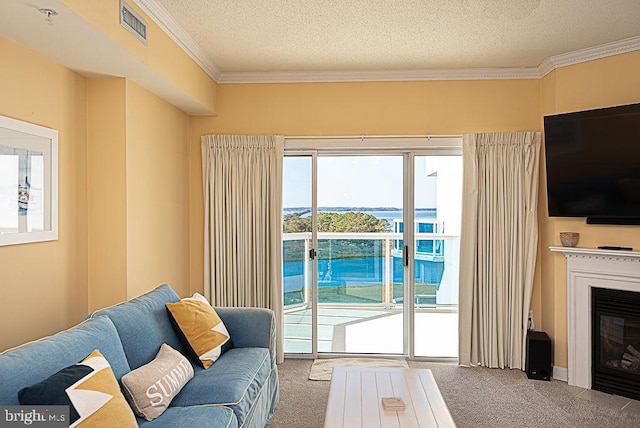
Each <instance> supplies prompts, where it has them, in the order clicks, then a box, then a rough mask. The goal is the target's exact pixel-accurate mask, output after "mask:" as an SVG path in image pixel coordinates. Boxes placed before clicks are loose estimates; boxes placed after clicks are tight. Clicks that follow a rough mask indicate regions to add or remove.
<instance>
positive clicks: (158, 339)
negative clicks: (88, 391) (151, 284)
mask: <svg viewBox="0 0 640 428" xmlns="http://www.w3.org/2000/svg"><path fill="white" fill-rule="evenodd" d="M179 300H180V297H178V295H177V294H176V292H175V291H173V289H172V288H171V287H170V286H169V285H167V284H163V285H161V286H159V287H158V288H156V289H155V290H152V291H150V292H148V293H146V294H143V295H142V296H140V297H136V298H135V299H132V300H129V301H126V302H124V303H120V304H118V305H115V306H112V307H110V308H106V309H101V310H99V311H96V312H94V313H92V314H91V315H89V316H88V317H87V318H97V317H101V316H106V317H108V318H110V319H111V321H113V324H114V325H115V326H116V330H118V334H119V335H120V340H121V341H122V347H123V348H124V353H125V354H126V356H127V361H128V362H129V366H130V367H131V369H132V370H133V369H137V368H138V367H140V366H143V365H144V364H147V363H148V362H149V361H151V360H153V359H154V358H155V357H156V354H157V353H158V351H159V350H160V347H161V346H162V344H163V343H166V344H168V345H169V346H171V347H172V348H173V349H176V350H178V351H180V352H182V343H181V342H180V339H179V338H178V336H177V335H176V332H175V331H174V329H173V327H172V326H171V321H170V320H169V315H168V314H167V309H166V308H165V306H164V305H165V303H173V302H177V301H179Z"/></svg>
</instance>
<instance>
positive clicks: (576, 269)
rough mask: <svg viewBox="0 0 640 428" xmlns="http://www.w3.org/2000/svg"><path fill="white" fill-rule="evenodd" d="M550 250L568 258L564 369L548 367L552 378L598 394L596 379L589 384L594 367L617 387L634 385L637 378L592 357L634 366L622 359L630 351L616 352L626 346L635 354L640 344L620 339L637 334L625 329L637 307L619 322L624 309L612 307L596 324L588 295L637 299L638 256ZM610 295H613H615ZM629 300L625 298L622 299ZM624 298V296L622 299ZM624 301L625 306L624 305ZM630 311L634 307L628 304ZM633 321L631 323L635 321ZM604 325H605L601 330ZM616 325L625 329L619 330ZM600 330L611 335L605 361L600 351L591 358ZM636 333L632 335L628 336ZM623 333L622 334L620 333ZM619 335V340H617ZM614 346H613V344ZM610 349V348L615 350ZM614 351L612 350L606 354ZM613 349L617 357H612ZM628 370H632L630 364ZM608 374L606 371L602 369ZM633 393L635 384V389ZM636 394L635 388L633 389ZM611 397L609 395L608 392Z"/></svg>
mask: <svg viewBox="0 0 640 428" xmlns="http://www.w3.org/2000/svg"><path fill="white" fill-rule="evenodd" d="M550 249H551V251H557V252H561V253H563V254H564V255H565V256H566V258H567V353H568V355H567V357H568V358H567V363H568V365H567V367H566V368H563V367H558V366H557V365H556V366H554V368H553V377H554V378H556V379H560V380H566V381H567V382H568V383H569V385H574V386H579V387H581V388H590V389H601V388H600V386H597V385H596V383H601V381H600V380H597V381H596V380H595V379H592V377H593V375H594V367H599V368H601V369H602V370H600V372H601V375H600V376H601V377H602V376H605V377H607V376H609V375H611V374H612V373H613V374H614V375H615V374H617V375H619V379H618V381H619V382H623V383H624V382H626V381H627V380H629V379H631V380H636V381H637V380H638V378H637V377H636V376H630V375H640V373H628V372H630V370H625V369H619V368H615V367H606V364H607V361H604V362H602V363H601V362H600V361H596V358H601V359H602V358H607V355H608V356H609V360H608V361H609V365H613V364H614V363H613V362H612V361H614V360H617V361H618V363H617V364H618V365H620V366H626V365H629V363H628V362H624V363H623V361H631V362H632V363H633V361H634V360H633V358H629V356H627V357H626V358H625V354H629V355H633V353H632V352H622V355H619V352H620V351H621V350H622V348H623V347H624V349H626V348H627V347H628V346H629V345H631V346H632V347H633V349H636V350H637V351H640V349H638V348H640V345H638V346H636V345H634V344H633V340H634V339H632V338H629V337H628V338H627V339H625V338H624V336H625V334H626V335H627V336H634V335H636V333H638V332H639V330H638V329H637V328H630V326H632V325H634V324H635V326H638V324H639V322H638V321H639V319H640V316H639V315H640V314H639V313H638V312H637V310H638V309H637V308H638V307H640V305H639V304H638V303H635V307H636V312H635V315H631V316H629V317H627V319H626V320H624V321H621V320H620V319H619V318H624V316H622V312H623V310H622V309H624V308H622V309H621V308H620V307H618V308H614V309H613V310H610V311H609V313H608V314H606V315H605V317H608V318H605V319H604V321H602V320H599V321H598V322H597V324H594V319H593V317H594V313H595V310H592V305H593V302H592V295H593V294H598V291H597V290H598V289H604V290H606V291H614V292H615V291H622V292H630V293H632V294H635V295H636V296H638V295H640V252H638V251H615V250H601V249H594V248H578V247H551V248H550ZM614 294H615V293H614ZM624 296H628V295H626V294H625V295H624ZM625 299H626V297H625ZM614 300H618V301H620V300H623V301H622V303H623V304H624V303H625V302H626V300H624V299H615V298H614ZM631 306H634V304H631ZM634 319H635V321H634ZM602 324H604V326H603V325H602ZM621 324H623V325H624V326H625V328H624V329H623V328H622V327H621ZM601 327H602V328H603V329H604V330H605V332H607V331H608V332H610V333H611V335H612V336H613V337H609V338H608V339H605V340H607V341H608V342H607V343H608V344H610V345H611V346H610V347H609V348H606V349H605V351H603V352H605V355H604V357H603V356H602V355H601V354H602V352H600V351H598V355H595V354H594V349H595V346H594V343H593V342H594V341H595V340H602V339H600V329H601ZM634 329H635V333H634V332H633V331H634ZM621 331H622V332H621ZM620 336H622V338H620ZM616 343H617V344H616ZM614 344H615V345H614ZM611 348H613V349H611ZM613 350H617V352H618V353H615V354H614V351H613ZM629 366H630V367H631V365H629ZM607 369H610V370H607ZM636 388H637V384H636ZM636 391H638V389H636ZM608 392H611V391H608ZM614 393H615V394H619V395H627V394H626V393H623V392H622V391H615V392H614Z"/></svg>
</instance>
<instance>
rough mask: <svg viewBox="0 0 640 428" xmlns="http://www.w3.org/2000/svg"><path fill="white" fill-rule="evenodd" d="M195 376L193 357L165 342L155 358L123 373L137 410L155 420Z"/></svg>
mask: <svg viewBox="0 0 640 428" xmlns="http://www.w3.org/2000/svg"><path fill="white" fill-rule="evenodd" d="M192 377H193V367H192V366H191V363H190V362H189V360H187V358H186V357H185V356H184V355H182V354H181V353H180V352H178V351H176V350H175V349H173V348H172V347H171V346H169V345H167V344H166V343H163V344H162V347H160V351H158V354H157V355H156V358H155V359H154V360H153V361H151V362H149V363H147V364H145V365H144V366H141V367H138V368H137V369H135V370H132V371H130V372H129V373H127V374H126V375H124V376H122V385H123V387H124V392H125V395H126V396H127V399H128V400H129V404H131V408H132V409H133V411H134V412H135V413H136V414H137V415H138V416H141V417H143V418H145V419H146V420H148V421H151V420H153V419H155V418H157V417H158V416H160V415H161V414H162V412H164V411H165V410H166V409H167V407H169V403H171V400H172V399H173V397H175V396H176V395H177V394H178V392H180V390H181V389H182V387H183V386H184V385H185V384H186V383H187V382H189V380H190V379H191V378H192Z"/></svg>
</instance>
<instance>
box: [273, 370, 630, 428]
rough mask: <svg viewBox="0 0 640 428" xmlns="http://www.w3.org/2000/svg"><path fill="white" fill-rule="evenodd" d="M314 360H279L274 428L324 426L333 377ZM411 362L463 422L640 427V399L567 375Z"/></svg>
mask: <svg viewBox="0 0 640 428" xmlns="http://www.w3.org/2000/svg"><path fill="white" fill-rule="evenodd" d="M312 363H313V360H300V359H286V360H285V362H284V363H283V364H281V365H280V366H278V371H279V375H280V404H279V406H278V409H277V410H276V413H275V415H274V416H273V418H272V419H271V421H270V422H269V424H268V425H267V427H268V428H322V427H323V425H324V414H325V410H326V405H327V398H328V397H329V385H330V382H327V381H313V380H309V379H308V376H309V371H310V369H311V365H312ZM408 364H409V367H412V368H426V369H431V370H432V372H433V375H434V377H435V379H436V382H437V383H438V387H439V388H440V392H441V393H442V396H443V397H444V400H445V402H446V403H447V406H448V407H449V411H450V412H451V415H452V416H453V419H454V421H455V422H456V424H457V426H458V427H459V428H465V427H476V428H480V427H492V428H493V427H509V428H511V427H522V428H527V427H549V428H551V427H558V428H560V427H563V428H564V427H576V428H603V427H616V428H617V427H620V428H626V427H629V428H631V427H634V428H637V427H640V401H633V400H629V399H626V398H622V397H618V396H613V395H608V394H604V393H600V392H598V391H591V390H585V389H582V388H576V387H572V386H569V385H567V384H566V383H565V382H561V381H555V380H554V381H551V382H544V381H537V380H530V379H527V376H526V374H525V373H523V372H522V371H520V370H498V369H486V368H464V367H458V366H457V365H453V364H439V363H426V362H415V361H410V362H409V363H408Z"/></svg>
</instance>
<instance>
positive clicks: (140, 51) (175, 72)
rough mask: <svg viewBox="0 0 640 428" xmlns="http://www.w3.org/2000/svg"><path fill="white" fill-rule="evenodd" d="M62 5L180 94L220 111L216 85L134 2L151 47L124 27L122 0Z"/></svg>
mask: <svg viewBox="0 0 640 428" xmlns="http://www.w3.org/2000/svg"><path fill="white" fill-rule="evenodd" d="M61 1H62V3H64V4H65V5H66V6H67V7H69V8H70V9H72V10H73V11H74V12H75V13H76V14H78V15H79V16H81V17H82V18H83V19H84V20H86V21H87V22H89V23H90V24H91V25H92V26H93V27H95V28H97V29H98V30H100V31H102V32H103V33H104V34H105V35H107V36H108V37H109V38H110V39H111V40H113V41H114V42H116V43H117V44H118V45H120V46H121V47H122V48H124V49H125V50H127V51H128V52H129V53H131V54H132V55H134V56H135V57H136V58H138V59H140V60H141V61H142V62H143V63H144V64H146V65H148V66H149V67H151V68H152V69H153V70H155V71H157V72H158V73H160V74H161V75H162V76H163V77H165V78H166V79H168V80H169V81H170V82H171V83H172V84H174V85H176V86H177V87H178V88H179V89H180V90H182V91H184V92H185V93H186V94H188V95H189V96H191V97H192V98H194V99H195V100H197V101H199V102H200V103H202V105H204V106H205V107H207V108H209V109H210V110H211V111H212V112H215V111H216V82H215V81H214V80H213V79H211V77H209V75H208V74H207V73H205V72H204V71H203V70H202V68H201V67H200V66H199V65H198V64H196V63H195V62H194V61H193V60H192V59H191V58H190V57H189V56H188V55H187V54H186V53H185V52H184V51H183V50H182V49H181V48H179V47H178V45H177V44H176V43H175V42H174V41H173V40H171V38H170V37H169V36H168V35H167V34H166V33H165V32H164V31H163V30H162V29H161V28H160V27H159V26H158V25H157V24H156V23H155V22H154V21H153V20H152V19H151V18H149V17H148V16H147V15H146V14H145V13H144V12H142V10H141V9H140V8H139V7H138V6H137V5H136V4H135V3H134V2H133V1H128V2H127V4H128V5H129V6H131V7H132V8H133V9H134V10H135V11H136V12H137V13H138V15H140V16H141V17H142V18H143V19H144V20H145V22H146V23H147V35H148V37H147V39H148V44H147V46H145V45H144V44H143V43H141V42H140V41H138V39H136V38H135V37H134V36H133V35H132V34H131V33H129V32H128V31H127V30H126V29H124V28H123V27H122V26H121V25H120V18H119V16H120V15H119V6H120V0H61Z"/></svg>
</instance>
